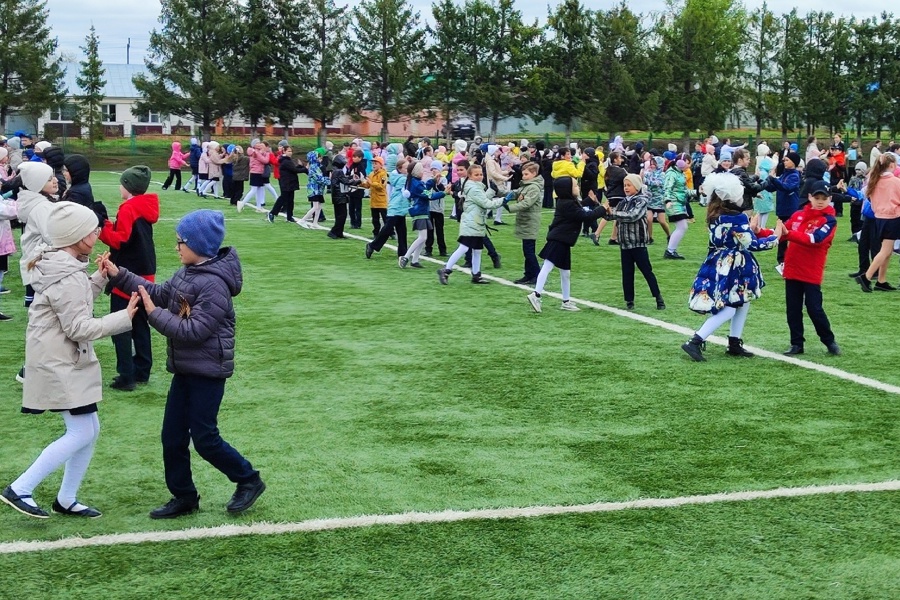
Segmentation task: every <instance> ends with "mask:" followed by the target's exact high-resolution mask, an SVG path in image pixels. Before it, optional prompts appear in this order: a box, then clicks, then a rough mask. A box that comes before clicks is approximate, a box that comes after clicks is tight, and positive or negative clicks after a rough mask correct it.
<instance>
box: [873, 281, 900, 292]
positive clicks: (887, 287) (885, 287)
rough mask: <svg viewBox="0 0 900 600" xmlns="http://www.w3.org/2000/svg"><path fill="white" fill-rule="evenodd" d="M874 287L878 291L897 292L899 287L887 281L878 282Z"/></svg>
mask: <svg viewBox="0 0 900 600" xmlns="http://www.w3.org/2000/svg"><path fill="white" fill-rule="evenodd" d="M872 289H874V290H875V291H876V292H896V291H897V288H895V287H894V286H892V285H891V284H889V283H888V282H887V281H885V282H881V281H878V282H876V283H875V285H873V286H872Z"/></svg>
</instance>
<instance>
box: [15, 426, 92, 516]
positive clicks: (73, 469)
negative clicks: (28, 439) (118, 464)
mask: <svg viewBox="0 0 900 600" xmlns="http://www.w3.org/2000/svg"><path fill="white" fill-rule="evenodd" d="M60 414H61V415H62V418H63V421H65V423H66V432H65V433H64V434H63V435H62V437H60V438H58V439H57V440H55V441H54V442H51V443H50V445H49V446H47V447H46V448H44V451H43V452H41V455H40V456H38V457H37V459H36V460H35V461H34V462H33V463H31V466H30V467H28V469H27V470H26V471H25V472H24V473H22V474H21V475H20V476H19V478H18V479H16V480H15V481H13V482H12V484H10V487H12V490H13V491H14V492H15V493H16V494H17V495H19V496H21V495H23V494H25V495H28V496H30V495H31V493H32V492H34V488H36V487H37V486H38V485H40V483H41V482H42V481H43V480H44V479H46V478H47V476H48V475H50V473H52V472H54V471H55V470H56V469H58V468H59V467H61V466H62V465H63V464H65V465H66V470H65V473H64V475H63V486H62V487H61V488H60V490H59V498H63V500H61V501H60V504H63V506H65V507H66V508H68V505H69V504H72V502H74V501H75V495H76V494H77V492H78V488H79V486H80V485H81V481H82V479H84V474H85V473H86V472H87V468H88V465H90V463H91V457H92V456H93V454H94V442H95V441H96V440H97V436H98V435H100V421H99V419H98V417H97V413H89V414H86V415H73V414H72V413H70V412H69V411H64V412H62V413H60ZM70 463H71V464H70ZM69 498H71V500H69ZM65 500H68V504H66V503H64V501H65ZM24 502H26V503H28V504H31V505H32V506H36V504H35V503H34V501H30V502H29V499H27V498H26V499H25V500H24Z"/></svg>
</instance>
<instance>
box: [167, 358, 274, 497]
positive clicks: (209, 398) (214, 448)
mask: <svg viewBox="0 0 900 600" xmlns="http://www.w3.org/2000/svg"><path fill="white" fill-rule="evenodd" d="M224 394H225V380H224V379H212V378H210V377H200V376H198V375H178V374H176V375H175V376H174V377H172V385H171V386H169V397H168V399H167V400H166V412H165V415H164V416H163V425H162V446H163V465H164V466H165V470H166V486H167V487H168V488H169V491H170V492H171V493H172V495H173V496H175V497H176V498H196V497H197V488H196V487H195V486H194V479H193V476H192V474H191V451H190V448H189V444H190V442H191V440H192V439H193V441H194V449H195V450H196V451H197V454H199V455H200V457H201V458H202V459H203V460H205V461H206V462H208V463H209V464H211V465H212V466H214V467H215V468H217V469H218V470H219V471H221V472H222V473H224V474H225V476H226V477H228V479H230V480H231V481H232V482H233V483H250V482H252V481H255V480H256V479H257V478H258V477H259V471H256V470H254V469H253V466H252V465H251V464H250V463H249V462H248V461H247V459H246V458H244V457H243V456H241V453H240V452H238V451H237V450H235V449H234V448H232V447H231V446H230V445H229V444H228V442H226V441H225V440H223V439H222V437H221V436H220V435H219V427H218V422H217V421H218V417H219V405H221V404H222V396H223V395H224Z"/></svg>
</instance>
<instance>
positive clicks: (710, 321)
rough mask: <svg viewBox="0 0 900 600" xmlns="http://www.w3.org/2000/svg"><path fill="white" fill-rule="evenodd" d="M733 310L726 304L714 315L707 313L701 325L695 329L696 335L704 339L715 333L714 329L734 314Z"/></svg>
mask: <svg viewBox="0 0 900 600" xmlns="http://www.w3.org/2000/svg"><path fill="white" fill-rule="evenodd" d="M734 313H735V310H734V308H732V307H731V306H726V307H725V308H723V309H722V310H720V311H719V312H717V313H716V314H714V315H709V317H707V319H706V322H705V323H703V326H702V327H701V328H700V329H698V330H697V335H699V336H700V338H701V339H704V340H705V339H706V338H708V337H709V336H711V335H712V334H713V333H715V331H716V329H718V328H719V327H721V326H722V325H723V324H724V323H725V322H726V321H728V320H729V319H730V318H731V317H733V316H734Z"/></svg>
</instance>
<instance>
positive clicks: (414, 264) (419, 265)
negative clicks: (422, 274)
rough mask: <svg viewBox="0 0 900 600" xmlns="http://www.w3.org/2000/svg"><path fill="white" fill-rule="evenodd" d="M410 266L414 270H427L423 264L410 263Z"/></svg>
mask: <svg viewBox="0 0 900 600" xmlns="http://www.w3.org/2000/svg"><path fill="white" fill-rule="evenodd" d="M409 266H410V267H412V268H413V269H424V268H425V267H423V266H422V263H409Z"/></svg>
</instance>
